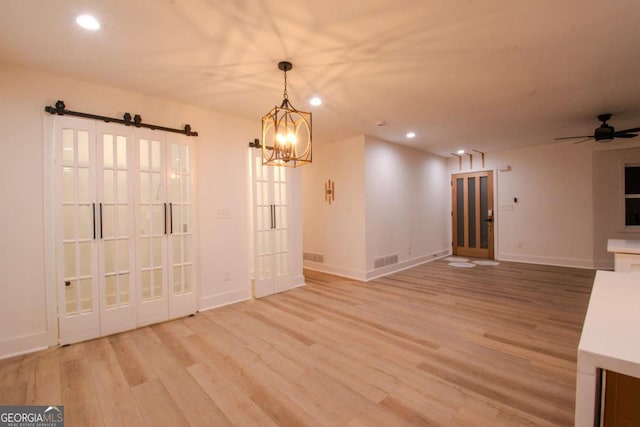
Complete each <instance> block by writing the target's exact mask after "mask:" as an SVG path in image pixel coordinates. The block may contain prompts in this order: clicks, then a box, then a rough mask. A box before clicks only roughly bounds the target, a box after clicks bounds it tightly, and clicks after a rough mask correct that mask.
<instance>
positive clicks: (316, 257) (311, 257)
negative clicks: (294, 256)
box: [302, 252, 324, 264]
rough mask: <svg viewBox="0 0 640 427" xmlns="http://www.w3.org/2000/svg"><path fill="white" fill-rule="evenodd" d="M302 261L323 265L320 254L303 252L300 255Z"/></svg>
mask: <svg viewBox="0 0 640 427" xmlns="http://www.w3.org/2000/svg"><path fill="white" fill-rule="evenodd" d="M302 259H303V260H304V261H311V262H317V263H320V264H324V255H322V254H314V253H311V252H303V253H302Z"/></svg>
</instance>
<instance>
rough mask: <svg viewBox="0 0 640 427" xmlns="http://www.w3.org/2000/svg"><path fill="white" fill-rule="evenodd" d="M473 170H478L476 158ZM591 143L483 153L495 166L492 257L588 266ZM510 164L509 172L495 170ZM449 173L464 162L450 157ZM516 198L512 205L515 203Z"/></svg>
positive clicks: (591, 239)
mask: <svg viewBox="0 0 640 427" xmlns="http://www.w3.org/2000/svg"><path fill="white" fill-rule="evenodd" d="M473 160H474V161H473V166H474V169H473V170H483V168H482V166H481V162H480V156H479V155H475V156H474V159H473ZM591 164H592V145H591V144H589V143H584V144H572V143H561V144H545V145H539V146H534V147H528V148H523V149H517V150H505V151H499V152H494V153H488V154H487V155H486V157H485V167H484V170H494V204H495V206H494V212H495V230H496V235H495V239H496V248H495V249H496V252H495V257H496V259H500V260H505V261H520V262H530V263H539V264H549V265H566V266H573V267H583V268H592V267H593V245H594V231H593V227H594V220H593V208H592V206H593V189H592V167H591ZM501 165H502V166H505V165H509V166H511V171H508V172H502V171H499V170H498V169H500V166H501ZM449 170H450V173H452V174H455V173H464V172H467V171H469V170H470V169H469V162H468V160H467V159H464V160H463V166H462V170H460V168H459V164H458V159H454V158H452V159H450V160H449ZM514 198H517V199H518V201H517V203H516V202H514Z"/></svg>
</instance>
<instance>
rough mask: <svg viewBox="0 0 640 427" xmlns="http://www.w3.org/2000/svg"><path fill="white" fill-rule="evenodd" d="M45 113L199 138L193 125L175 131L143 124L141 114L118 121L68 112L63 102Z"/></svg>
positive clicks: (45, 108) (127, 116) (125, 114)
mask: <svg viewBox="0 0 640 427" xmlns="http://www.w3.org/2000/svg"><path fill="white" fill-rule="evenodd" d="M44 111H46V112H47V113H51V114H57V115H59V116H64V115H67V116H76V117H84V118H85V119H94V120H101V121H103V122H107V123H120V124H122V125H125V126H132V125H133V126H135V127H138V128H147V129H152V130H163V131H165V132H173V133H181V134H183V135H186V136H198V132H194V131H192V130H191V125H184V129H174V128H168V127H164V126H158V125H151V124H148V123H142V117H140V115H139V114H136V115H135V116H133V118H132V117H131V114H129V113H124V115H123V116H122V118H121V119H116V118H113V117H105V116H98V115H96V114H90V113H80V112H78V111H71V110H67V109H66V106H65V105H64V102H63V101H60V100H58V101H57V102H56V105H55V106H53V107H50V106H46V107H44Z"/></svg>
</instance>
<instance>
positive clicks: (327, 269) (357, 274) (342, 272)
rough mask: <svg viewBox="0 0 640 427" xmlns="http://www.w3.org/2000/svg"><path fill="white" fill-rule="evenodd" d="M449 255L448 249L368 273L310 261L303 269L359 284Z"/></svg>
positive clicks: (305, 263)
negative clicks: (351, 280)
mask: <svg viewBox="0 0 640 427" xmlns="http://www.w3.org/2000/svg"><path fill="white" fill-rule="evenodd" d="M450 254H451V250H450V249H443V250H441V251H438V252H434V253H431V254H428V255H424V256H421V257H417V258H413V259H410V260H406V261H402V262H400V263H398V264H392V265H388V266H386V267H383V268H377V269H375V270H370V271H361V270H354V269H350V268H344V267H337V266H334V265H329V264H322V263H318V262H312V261H306V260H305V261H304V268H307V269H309V270H313V271H319V272H321V273H328V274H334V275H336V276H340V277H345V278H347V279H354V280H359V281H361V282H367V281H369V280H373V279H376V278H378V277H382V276H386V275H388V274H391V273H395V272H398V271H402V270H406V269H408V268H411V267H415V266H417V265H420V264H424V263H425V262H429V261H434V260H436V259H439V258H442V257H445V256H448V255H450Z"/></svg>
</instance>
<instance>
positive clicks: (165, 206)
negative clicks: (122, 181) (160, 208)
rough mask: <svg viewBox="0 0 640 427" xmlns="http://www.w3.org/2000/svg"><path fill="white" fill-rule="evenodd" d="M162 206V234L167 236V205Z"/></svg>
mask: <svg viewBox="0 0 640 427" xmlns="http://www.w3.org/2000/svg"><path fill="white" fill-rule="evenodd" d="M163 205H164V234H167V204H166V203H163Z"/></svg>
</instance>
